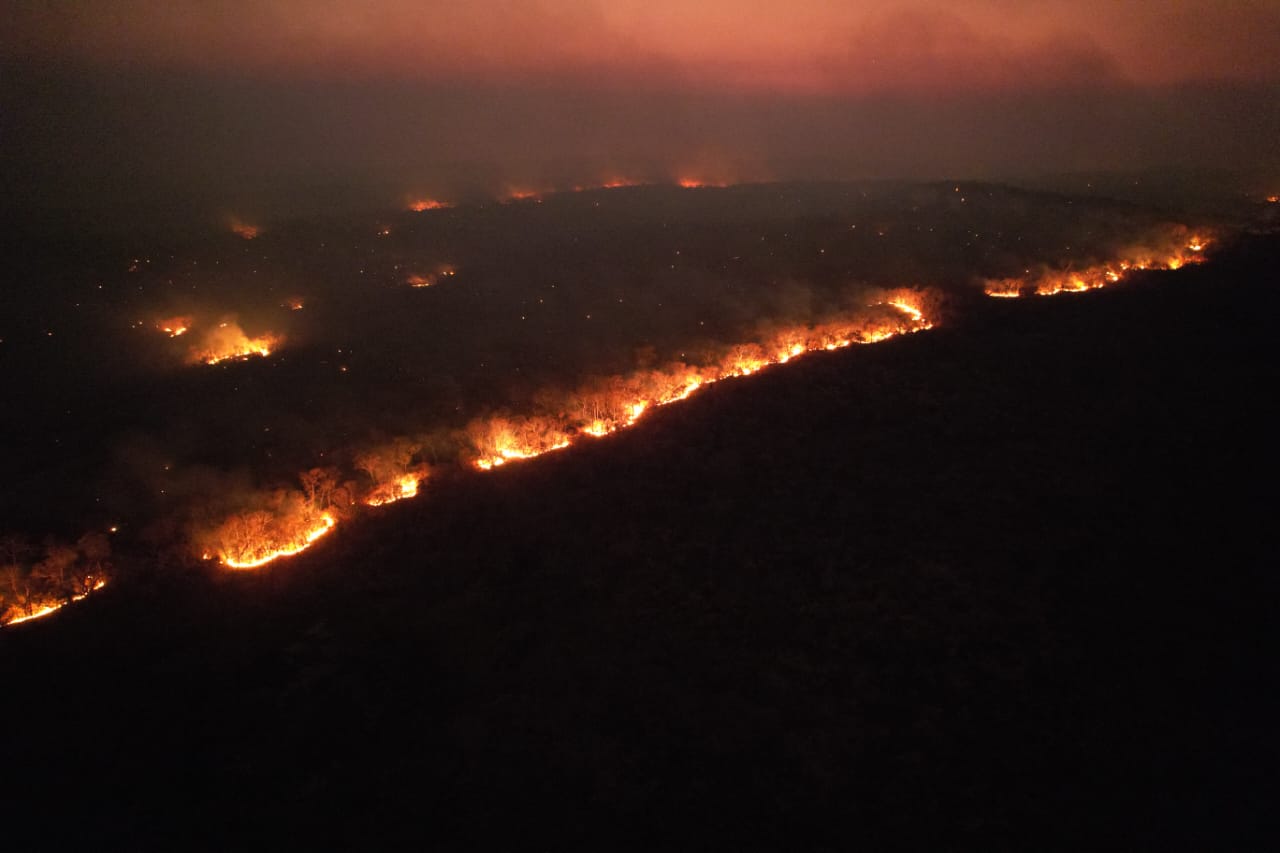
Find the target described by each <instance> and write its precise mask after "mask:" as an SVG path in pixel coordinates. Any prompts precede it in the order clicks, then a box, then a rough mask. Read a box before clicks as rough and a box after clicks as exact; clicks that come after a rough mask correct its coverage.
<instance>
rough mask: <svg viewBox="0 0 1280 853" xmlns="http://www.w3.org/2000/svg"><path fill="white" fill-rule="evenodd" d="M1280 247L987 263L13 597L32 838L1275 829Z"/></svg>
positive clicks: (1010, 837)
mask: <svg viewBox="0 0 1280 853" xmlns="http://www.w3.org/2000/svg"><path fill="white" fill-rule="evenodd" d="M1278 263H1280V242H1278V241H1277V240H1276V239H1275V238H1253V239H1251V240H1249V241H1246V242H1245V243H1244V244H1242V245H1241V246H1239V247H1237V248H1236V249H1234V250H1232V251H1230V252H1228V253H1226V254H1225V255H1224V256H1222V257H1221V258H1219V259H1218V260H1217V261H1216V262H1214V263H1211V264H1207V265H1205V266H1203V267H1198V268H1189V269H1185V270H1181V271H1179V272H1177V273H1152V274H1148V275H1145V276H1142V277H1140V278H1139V279H1138V280H1137V281H1135V282H1134V283H1133V285H1132V286H1129V287H1126V288H1123V289H1116V290H1105V291H1101V292H1096V293H1089V294H1083V295H1079V296H1062V297H1055V298H1052V299H1020V300H1007V301H1006V300H987V301H986V302H983V303H981V304H977V305H974V306H972V310H966V311H965V312H963V315H962V316H961V317H960V318H959V319H957V320H956V321H955V322H952V323H948V324H944V325H943V326H942V327H941V328H939V329H936V330H934V331H932V332H929V333H926V334H919V335H913V336H909V337H906V338H902V339H896V340H892V341H888V342H885V343H883V344H880V345H877V346H874V347H855V348H853V349H850V350H844V351H840V352H835V353H829V354H819V355H815V356H813V357H811V358H808V359H805V360H803V361H801V362H799V363H796V364H794V365H788V366H787V367H786V369H775V370H769V371H765V372H764V373H762V374H760V375H758V376H756V377H752V378H751V379H749V380H742V381H733V382H725V383H721V384H718V385H717V386H716V387H713V388H710V389H708V390H707V391H706V392H705V393H704V394H701V395H700V396H698V397H697V398H696V399H691V400H689V401H688V402H687V403H685V404H683V405H680V406H672V407H668V408H667V409H664V410H663V411H661V412H658V413H655V414H654V415H653V416H652V417H651V418H647V419H646V420H645V421H643V422H642V423H640V424H637V425H636V427H634V428H633V429H631V430H628V431H626V432H624V433H620V434H618V435H615V436H612V437H610V438H608V439H605V440H602V441H600V442H598V443H594V444H591V445H587V446H582V447H579V448H575V449H574V450H573V452H571V453H562V454H551V455H549V456H546V457H543V458H541V459H538V460H535V461H533V462H529V463H527V464H523V465H513V466H510V467H509V468H507V469H504V470H502V471H501V472H495V473H494V474H491V475H489V476H483V477H482V476H479V475H476V474H470V473H469V474H465V475H464V474H452V475H449V476H447V477H443V478H440V479H439V480H433V481H431V483H430V484H429V486H428V495H427V496H426V497H425V498H424V499H422V500H419V501H416V502H410V503H406V504H397V505H394V506H390V507H387V508H386V509H385V511H383V512H382V513H380V514H379V515H378V517H376V518H372V519H370V520H368V521H367V522H366V523H362V524H360V525H354V526H352V527H351V528H350V529H349V530H341V531H338V532H336V533H335V534H334V535H333V540H332V542H330V543H328V544H326V546H325V547H322V548H318V549H317V550H316V551H314V552H313V553H308V554H305V555H303V556H301V557H298V558H297V559H295V560H292V561H288V562H287V563H283V564H279V565H273V566H272V567H271V568H269V569H268V570H266V571H264V572H263V573H261V574H259V575H255V576H250V577H243V576H234V577H229V576H225V575H215V574H210V575H207V576H206V575H198V576H194V577H191V576H184V577H173V576H172V575H171V574H170V573H165V572H163V571H157V572H155V573H154V574H153V575H151V576H149V577H142V578H139V579H138V580H135V581H134V582H133V583H132V585H131V586H130V587H128V588H120V589H108V590H106V591H104V592H103V593H102V594H101V596H100V600H97V601H95V602H94V603H93V606H84V607H81V608H77V609H76V612H67V613H66V614H65V615H62V616H59V617H58V619H57V620H53V621H50V622H49V623H47V624H32V625H29V626H19V627H16V628H14V629H11V630H9V631H6V632H5V634H4V635H3V636H0V683H4V684H5V685H6V686H7V687H8V690H7V691H6V694H7V697H8V701H6V702H5V703H4V718H3V719H0V723H3V730H4V731H5V732H6V736H5V737H4V738H3V740H2V741H0V743H3V746H0V755H2V756H3V757H2V758H0V761H2V763H3V767H4V768H5V776H6V778H7V779H8V780H9V782H10V784H8V785H7V786H6V788H7V789H8V792H7V793H6V794H5V797H4V799H5V809H4V813H5V814H7V815H8V819H7V820H6V821H5V824H6V827H5V835H6V838H8V839H11V840H12V841H13V842H14V843H15V847H14V849H26V848H27V847H28V846H29V845H30V846H34V845H35V844H36V842H37V841H38V842H39V843H40V846H54V847H59V846H73V845H92V846H93V847H95V848H97V849H107V848H128V849H153V848H159V847H166V848H174V847H176V848H180V849H190V848H202V847H203V848H208V849H227V848H228V847H240V846H246V845H248V844H255V845H256V844H258V843H263V842H266V841H267V840H269V839H271V840H279V841H283V842H286V843H288V844H289V845H290V846H301V845H302V844H303V843H306V842H309V841H316V842H319V843H324V844H326V845H338V846H346V847H356V848H365V849H367V848H369V847H390V846H401V843H404V842H407V843H411V844H413V845H414V846H418V847H425V846H428V845H434V844H439V845H440V846H444V847H491V846H494V845H495V844H498V843H502V844H503V845H505V846H508V847H510V846H517V847H520V848H523V847H533V846H536V847H541V848H547V849H561V848H577V847H586V846H591V847H594V848H603V849H654V848H664V849H672V848H675V849H686V848H688V849H692V848H698V849H706V848H716V849H720V848H738V849H742V848H757V847H765V848H774V849H777V848H819V849H821V848H847V847H853V846H857V845H860V844H865V845H868V846H871V847H884V846H899V845H901V846H924V845H928V846H931V847H938V846H943V847H949V848H950V847H959V848H973V849H992V848H993V847H996V848H998V847H1017V848H1023V849H1026V848H1034V849H1044V848H1050V847H1063V848H1076V849H1079V847H1081V846H1083V845H1086V844H1095V843H1098V842H1102V841H1104V840H1105V841H1109V842H1115V841H1124V842H1129V843H1133V844H1138V845H1139V846H1142V847H1151V848H1158V849H1170V848H1184V849H1203V848H1205V847H1210V846H1212V847H1217V848H1231V847H1237V848H1238V847H1240V846H1242V845H1244V844H1246V843H1247V842H1251V841H1253V842H1257V841H1258V840H1259V839H1260V838H1261V837H1262V835H1263V833H1264V832H1265V831H1266V830H1267V829H1269V827H1266V826H1264V825H1263V821H1264V820H1266V819H1269V818H1268V815H1267V812H1268V811H1269V809H1270V803H1271V802H1272V801H1273V800H1274V796H1275V794H1276V786H1275V784H1274V779H1273V778H1272V776H1273V772H1274V771H1273V768H1274V766H1275V759H1276V757H1277V756H1276V751H1277V750H1276V747H1277V743H1276V738H1275V736H1274V732H1273V721H1274V719H1275V711H1276V710H1277V708H1276V707H1275V705H1276V703H1275V700H1274V698H1273V696H1274V695H1276V691H1275V689H1274V688H1275V687H1276V686H1277V685H1275V684H1274V681H1275V678H1274V669H1275V668H1274V665H1273V663H1272V662H1271V660H1270V657H1271V656H1270V650H1271V649H1272V648H1274V644H1275V642H1276V640H1277V636H1276V633H1277V632H1276V627H1275V626H1276V624H1277V623H1276V619H1275V612H1274V611H1275V607H1274V602H1275V600H1276V598H1275V593H1276V591H1277V590H1276V583H1275V580H1274V577H1273V574H1272V572H1273V570H1274V566H1275V564H1276V561H1275V557H1276V546H1275V541H1274V538H1273V536H1272V535H1271V532H1270V531H1271V524H1272V522H1273V519H1274V518H1275V510H1276V501H1275V495H1274V491H1275V490H1274V482H1275V479H1274V478H1275V473H1276V466H1275V463H1276V452H1275V449H1274V437H1275V435H1276V434H1277V426H1278V423H1277V420H1278V419H1277V411H1276V402H1275V393H1274V389H1275V388H1276V387H1277V378H1278V377H1277V358H1276V355H1275V351H1274V347H1273V343H1272V342H1273V332H1272V328H1271V327H1272V325H1273V323H1274V318H1275V317H1276V316H1278V315H1280V312H1278V311H1277V308H1278V307H1280V295H1277V293H1276V292H1275V291H1274V289H1273V287H1272V279H1273V276H1274V270H1275V269H1276V268H1277V264H1278ZM397 842H401V843H397Z"/></svg>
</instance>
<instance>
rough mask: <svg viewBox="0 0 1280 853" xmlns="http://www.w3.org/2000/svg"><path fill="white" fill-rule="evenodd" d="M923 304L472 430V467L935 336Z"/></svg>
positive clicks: (667, 371) (609, 387)
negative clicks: (745, 380)
mask: <svg viewBox="0 0 1280 853" xmlns="http://www.w3.org/2000/svg"><path fill="white" fill-rule="evenodd" d="M921 298H922V295H921V294H919V293H916V292H913V291H899V292H897V293H895V294H893V298H891V299H889V300H886V301H884V302H878V303H875V304H874V305H872V306H871V307H872V308H873V309H879V310H877V311H873V312H872V315H871V316H858V317H853V318H848V319H843V320H834V321H831V322H828V323H823V324H819V325H815V326H801V327H797V328H793V329H788V330H785V331H782V332H779V333H776V334H775V335H774V336H773V337H772V339H770V340H768V341H766V342H764V343H745V344H739V345H736V346H733V347H730V348H729V350H728V352H727V353H726V354H725V355H724V356H723V357H722V358H721V359H720V360H719V361H718V362H717V363H715V364H712V365H710V366H705V367H697V366H693V365H688V364H684V363H676V364H672V365H669V366H668V367H666V368H663V369H660V370H653V371H640V372H637V373H634V374H631V375H629V376H614V377H610V378H608V379H606V380H602V381H599V382H597V383H595V384H593V385H590V386H586V387H583V388H579V389H578V390H577V391H575V392H573V393H571V394H569V395H567V399H566V400H565V402H564V404H563V407H562V408H563V410H562V411H560V412H557V413H556V414H547V415H535V416H530V417H514V418H513V417H506V416H503V417H495V418H491V419H489V420H482V421H476V422H473V423H472V424H471V425H470V426H469V427H468V429H467V433H468V435H467V437H468V439H469V441H470V443H471V446H472V447H473V448H474V453H473V454H472V455H471V460H472V464H473V465H474V467H476V468H477V469H479V470H482V471H490V470H492V469H494V468H497V467H500V466H502V465H505V464H507V463H508V462H512V461H516V460H520V459H531V458H534V457H536V456H541V455H543V454H545V453H550V452H552V451H556V450H561V449H563V448H566V447H569V446H570V445H571V444H573V442H574V441H575V440H576V439H577V438H578V437H579V436H587V437H591V438H601V437H603V436H606V435H610V434H611V433H614V432H617V431H618V430H620V429H625V428H627V427H629V426H632V425H633V424H635V423H636V422H637V421H639V420H640V419H641V418H642V417H644V415H645V414H646V413H648V412H649V411H652V410H653V408H655V407H657V406H666V405H670V404H671V403H675V402H678V401H680V400H684V399H687V398H688V397H689V396H691V395H692V394H694V393H695V392H696V391H698V390H699V389H701V388H704V387H706V386H708V385H710V384H712V383H714V382H718V381H720V380H723V379H730V378H733V377H738V376H750V375H752V374H754V373H758V372H759V371H761V370H763V369H765V368H766V367H769V366H770V365H774V364H785V363H787V362H788V361H791V360H792V359H795V358H797V357H799V356H801V355H804V354H805V353H808V352H814V351H817V350H835V349H841V348H843V347H848V346H852V345H854V344H866V343H875V342H877V341H882V340H886V339H888V338H891V337H894V336H896V335H901V334H908V333H911V332H918V331H922V330H924V329H929V328H932V325H933V324H932V322H931V321H930V320H929V319H928V318H927V317H926V316H925V314H924V311H923V310H922V309H921V308H920V300H921Z"/></svg>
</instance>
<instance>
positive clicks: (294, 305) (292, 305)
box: [280, 296, 304, 311]
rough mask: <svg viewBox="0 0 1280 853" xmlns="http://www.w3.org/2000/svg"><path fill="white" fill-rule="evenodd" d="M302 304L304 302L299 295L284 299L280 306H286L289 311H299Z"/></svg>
mask: <svg viewBox="0 0 1280 853" xmlns="http://www.w3.org/2000/svg"><path fill="white" fill-rule="evenodd" d="M303 304H304V303H303V301H302V298H301V297H298V296H291V297H289V298H288V299H286V300H285V301H284V302H281V303H280V307H281V308H288V309H289V310H290V311H301V310H302V307H303Z"/></svg>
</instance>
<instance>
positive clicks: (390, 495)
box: [365, 474, 421, 506]
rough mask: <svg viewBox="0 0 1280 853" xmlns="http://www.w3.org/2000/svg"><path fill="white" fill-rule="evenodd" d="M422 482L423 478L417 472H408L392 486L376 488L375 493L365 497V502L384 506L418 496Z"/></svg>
mask: <svg viewBox="0 0 1280 853" xmlns="http://www.w3.org/2000/svg"><path fill="white" fill-rule="evenodd" d="M420 482H421V480H420V479H419V478H418V476H417V475H416V474H406V475H404V476H403V477H401V478H400V479H399V480H397V481H396V482H395V483H392V484H391V486H390V487H384V488H381V489H378V490H375V491H374V493H373V494H371V495H369V497H368V498H366V499H365V503H366V504H368V505H369V506H384V505H386V504H390V503H395V502H396V501H402V500H407V499H408V498H416V497H417V496H418V485H419V483H420Z"/></svg>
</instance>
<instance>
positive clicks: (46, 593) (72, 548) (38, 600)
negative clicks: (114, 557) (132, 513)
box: [0, 533, 111, 625]
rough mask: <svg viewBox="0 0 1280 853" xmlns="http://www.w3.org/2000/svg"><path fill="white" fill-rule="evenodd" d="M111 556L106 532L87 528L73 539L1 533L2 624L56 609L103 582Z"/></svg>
mask: <svg viewBox="0 0 1280 853" xmlns="http://www.w3.org/2000/svg"><path fill="white" fill-rule="evenodd" d="M110 560H111V541H110V537H108V536H107V534H105V533H86V534H85V535H84V536H81V537H80V538H79V539H78V540H76V542H75V543H74V544H70V545H69V544H66V543H65V542H58V541H52V540H51V541H48V542H45V543H44V544H43V545H35V544H33V543H31V542H29V541H28V540H26V539H24V538H23V537H21V536H18V535H14V534H9V535H5V536H2V537H0V625H7V624H9V623H10V622H16V621H20V620H22V619H27V618H30V617H32V616H37V615H41V614H42V613H46V612H50V611H52V610H56V609H57V608H59V607H61V606H62V605H64V604H66V603H68V602H70V601H73V600H76V599H78V598H82V597H84V596H85V595H88V594H89V593H90V592H92V591H93V590H95V589H98V588H100V587H101V586H103V585H104V584H105V583H106V581H107V578H108V576H109V574H110V571H111V563H110Z"/></svg>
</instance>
